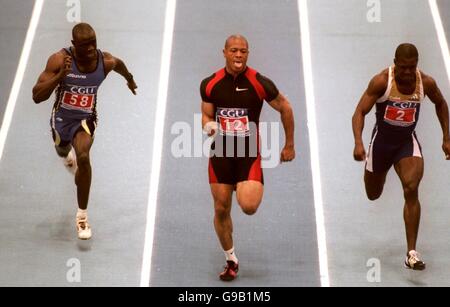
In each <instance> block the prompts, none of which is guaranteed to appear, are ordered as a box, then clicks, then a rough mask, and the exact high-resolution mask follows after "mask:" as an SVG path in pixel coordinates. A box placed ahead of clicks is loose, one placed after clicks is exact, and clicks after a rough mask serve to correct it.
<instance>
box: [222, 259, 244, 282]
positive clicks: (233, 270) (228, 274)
mask: <svg viewBox="0 0 450 307" xmlns="http://www.w3.org/2000/svg"><path fill="white" fill-rule="evenodd" d="M238 271H239V264H238V263H235V262H234V261H231V260H228V261H227V265H226V266H225V269H224V271H223V272H222V273H220V276H219V277H220V279H221V280H223V281H232V280H234V279H235V278H236V277H237V273H238Z"/></svg>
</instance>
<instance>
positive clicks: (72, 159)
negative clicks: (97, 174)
mask: <svg viewBox="0 0 450 307" xmlns="http://www.w3.org/2000/svg"><path fill="white" fill-rule="evenodd" d="M62 160H63V163H64V166H65V167H66V169H67V170H68V171H69V172H70V173H72V174H73V175H75V173H76V172H77V169H78V166H77V155H76V154H75V150H74V149H73V147H72V149H71V150H70V151H69V154H68V155H67V157H65V158H62Z"/></svg>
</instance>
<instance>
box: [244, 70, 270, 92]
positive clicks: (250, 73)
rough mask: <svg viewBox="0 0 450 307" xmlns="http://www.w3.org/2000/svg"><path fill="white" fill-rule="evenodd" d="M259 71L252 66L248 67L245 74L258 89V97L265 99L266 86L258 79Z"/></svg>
mask: <svg viewBox="0 0 450 307" xmlns="http://www.w3.org/2000/svg"><path fill="white" fill-rule="evenodd" d="M257 73H258V72H257V71H256V70H254V69H252V68H250V67H247V71H246V72H245V76H246V77H247V79H248V80H249V81H250V83H251V84H252V85H253V87H254V88H255V90H256V93H257V94H258V97H259V99H260V100H264V99H265V98H266V97H267V95H266V91H265V90H264V87H263V86H262V84H261V83H260V82H259V81H258V79H256V74H257Z"/></svg>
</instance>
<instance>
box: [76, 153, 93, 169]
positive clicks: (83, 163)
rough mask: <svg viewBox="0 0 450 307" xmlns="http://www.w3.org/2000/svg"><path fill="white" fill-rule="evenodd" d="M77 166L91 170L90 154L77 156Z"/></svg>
mask: <svg viewBox="0 0 450 307" xmlns="http://www.w3.org/2000/svg"><path fill="white" fill-rule="evenodd" d="M77 164H78V168H80V169H89V168H90V167H91V159H90V158H89V153H87V152H82V153H80V154H79V155H77Z"/></svg>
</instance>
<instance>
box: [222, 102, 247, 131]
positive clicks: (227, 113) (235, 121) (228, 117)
mask: <svg viewBox="0 0 450 307" xmlns="http://www.w3.org/2000/svg"><path fill="white" fill-rule="evenodd" d="M216 118H217V122H218V124H219V132H220V134H221V135H228V136H248V135H250V125H249V120H248V110H247V109H237V108H236V109H235V108H218V109H217V113H216Z"/></svg>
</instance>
